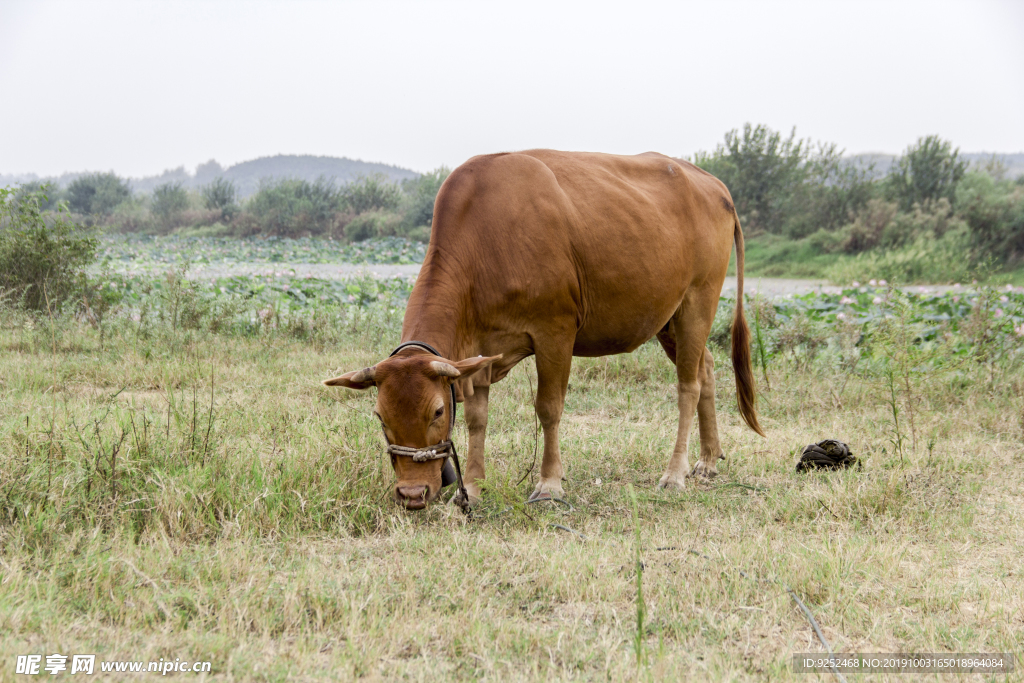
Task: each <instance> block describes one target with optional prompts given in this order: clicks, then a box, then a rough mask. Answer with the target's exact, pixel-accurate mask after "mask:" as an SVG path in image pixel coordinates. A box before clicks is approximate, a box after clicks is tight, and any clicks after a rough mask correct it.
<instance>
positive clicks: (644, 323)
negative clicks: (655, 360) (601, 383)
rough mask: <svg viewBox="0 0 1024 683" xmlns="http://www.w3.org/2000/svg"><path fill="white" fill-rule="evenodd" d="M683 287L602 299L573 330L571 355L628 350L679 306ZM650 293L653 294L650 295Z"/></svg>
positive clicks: (657, 330)
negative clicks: (574, 331) (574, 338)
mask: <svg viewBox="0 0 1024 683" xmlns="http://www.w3.org/2000/svg"><path fill="white" fill-rule="evenodd" d="M683 293H684V292H683V290H681V289H680V290H679V291H671V290H670V291H664V292H657V293H650V292H648V293H647V295H646V296H639V295H638V294H636V293H633V294H632V295H627V296H621V297H615V298H613V299H605V300H603V301H601V303H600V305H598V306H595V307H594V308H593V309H592V310H591V311H589V312H588V314H587V316H586V317H585V319H584V321H583V325H582V326H581V327H580V328H579V330H577V332H576V341H575V343H574V344H573V349H572V353H573V355H574V356H607V355H611V354H615V353H629V352H630V351H633V350H634V349H636V348H637V347H639V346H640V345H641V344H643V343H644V342H646V341H647V340H648V339H650V338H651V337H653V336H654V335H656V334H657V333H658V332H659V331H660V330H661V328H663V327H664V326H665V323H667V322H668V320H669V318H671V317H672V314H673V313H675V311H676V309H678V308H679V304H680V302H681V301H682V298H683ZM652 294H653V295H652Z"/></svg>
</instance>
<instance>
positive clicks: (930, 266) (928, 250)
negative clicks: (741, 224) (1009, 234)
mask: <svg viewBox="0 0 1024 683" xmlns="http://www.w3.org/2000/svg"><path fill="white" fill-rule="evenodd" d="M745 247H746V248H745V250H744V256H745V270H744V273H745V275H746V276H747V277H773V278H792V279H814V280H825V281H827V282H829V283H831V284H835V285H849V284H850V282H852V281H854V280H859V281H861V282H864V281H867V280H870V279H887V280H891V281H893V282H899V283H900V284H953V283H954V282H962V283H966V282H971V281H973V280H978V281H981V282H985V283H988V284H992V285H1005V284H1013V285H1017V286H1020V285H1024V266H1019V265H1018V266H1008V267H994V266H992V265H990V264H984V263H982V264H972V263H971V260H970V259H969V258H967V255H966V254H964V253H963V251H962V250H960V249H957V248H953V247H950V246H949V245H946V244H942V243H934V244H933V243H932V242H929V241H922V242H920V243H915V244H913V245H908V246H906V247H902V248H899V249H877V250H874V251H870V252H865V253H863V254H857V255H849V254H829V253H824V252H822V251H821V250H820V249H818V248H816V247H814V246H813V245H812V244H811V243H810V242H809V241H808V240H806V239H803V240H793V239H789V238H787V237H782V236H780V235H771V234H761V235H757V236H755V237H748V238H747V239H746V241H745ZM735 269H736V256H735V254H733V257H732V260H731V261H730V264H729V274H730V275H735Z"/></svg>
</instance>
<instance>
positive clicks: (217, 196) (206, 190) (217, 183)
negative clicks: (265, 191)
mask: <svg viewBox="0 0 1024 683" xmlns="http://www.w3.org/2000/svg"><path fill="white" fill-rule="evenodd" d="M211 163H216V162H211ZM198 174H199V172H198V171H197V172H196V175H198ZM202 195H203V206H205V207H206V208H207V210H210V211H220V212H221V216H223V218H224V219H225V220H227V221H230V220H231V219H232V218H234V216H235V214H237V213H238V205H237V204H236V201H237V196H238V190H237V189H236V188H235V184H234V183H233V182H231V181H230V180H225V179H224V178H215V179H214V180H213V182H211V183H209V184H208V185H206V186H205V187H203V190H202Z"/></svg>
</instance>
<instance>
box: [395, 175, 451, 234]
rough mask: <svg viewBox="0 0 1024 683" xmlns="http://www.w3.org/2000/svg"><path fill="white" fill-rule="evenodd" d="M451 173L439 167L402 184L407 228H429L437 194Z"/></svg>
mask: <svg viewBox="0 0 1024 683" xmlns="http://www.w3.org/2000/svg"><path fill="white" fill-rule="evenodd" d="M451 172H452V171H451V169H450V168H448V167H447V166H441V167H439V168H436V169H434V170H433V171H430V172H429V173H424V174H423V175H421V176H420V177H419V178H416V179H414V180H405V181H403V182H402V188H403V189H404V190H405V199H404V201H403V202H402V208H403V212H404V214H405V216H404V223H405V224H406V226H407V228H409V229H412V228H418V227H423V226H426V227H430V223H431V221H432V220H433V217H434V201H435V200H436V199H437V193H438V191H440V189H441V185H442V184H443V183H444V181H445V178H447V177H448V176H449V175H451Z"/></svg>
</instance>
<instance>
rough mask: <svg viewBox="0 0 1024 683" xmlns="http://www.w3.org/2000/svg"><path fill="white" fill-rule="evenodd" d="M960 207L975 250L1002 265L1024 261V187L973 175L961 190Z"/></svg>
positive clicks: (958, 193)
mask: <svg viewBox="0 0 1024 683" xmlns="http://www.w3.org/2000/svg"><path fill="white" fill-rule="evenodd" d="M1019 180H1020V179H1018V181H1019ZM956 206H957V209H958V211H959V212H960V214H961V215H962V216H963V217H964V220H966V221H967V225H968V226H969V227H970V233H971V242H972V244H974V246H975V247H977V248H978V249H979V250H981V251H983V252H985V253H987V254H989V255H991V256H992V257H993V259H995V260H996V261H998V262H1000V263H1012V262H1016V261H1020V260H1022V259H1024V184H1021V183H1020V182H1010V181H998V180H996V179H995V178H993V177H991V176H989V175H987V174H983V173H969V174H967V176H966V178H965V179H964V182H963V183H962V184H961V186H960V187H959V188H958V191H957V198H956Z"/></svg>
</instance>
